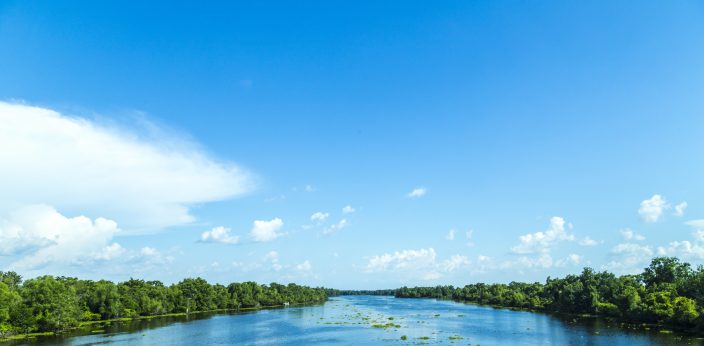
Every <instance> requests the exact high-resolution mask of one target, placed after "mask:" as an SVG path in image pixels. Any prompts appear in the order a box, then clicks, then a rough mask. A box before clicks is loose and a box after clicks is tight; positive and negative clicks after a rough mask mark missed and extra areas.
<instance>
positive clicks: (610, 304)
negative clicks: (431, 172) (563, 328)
mask: <svg viewBox="0 0 704 346" xmlns="http://www.w3.org/2000/svg"><path fill="white" fill-rule="evenodd" d="M394 295H395V296H396V297H399V298H438V299H452V300H455V301H459V302H472V303H479V304H488V305H495V306H501V307H512V308H523V309H531V310H539V311H546V312H556V313H571V314H590V315H601V316H608V317H612V318H617V319H619V320H622V321H626V322H631V323H650V324H660V325H667V326H670V327H673V328H676V329H680V330H688V331H692V332H697V333H703V332H704V311H703V308H704V267H702V266H699V267H698V268H696V269H693V268H692V267H691V265H690V264H689V263H684V262H681V261H680V260H679V259H677V258H674V257H657V258H655V259H653V260H652V262H651V263H650V265H649V266H648V267H647V268H645V270H644V271H643V272H642V273H640V274H638V275H624V276H616V275H614V274H612V273H609V272H606V271H603V272H596V271H594V270H593V269H591V268H584V270H583V271H582V273H581V274H580V275H567V276H566V277H565V278H562V279H551V278H550V277H548V278H547V280H546V281H545V283H544V284H542V283H539V282H535V283H520V282H511V283H509V284H483V283H477V284H471V285H466V286H464V287H453V286H437V287H413V288H408V287H403V288H399V289H397V290H396V292H395V294H394Z"/></svg>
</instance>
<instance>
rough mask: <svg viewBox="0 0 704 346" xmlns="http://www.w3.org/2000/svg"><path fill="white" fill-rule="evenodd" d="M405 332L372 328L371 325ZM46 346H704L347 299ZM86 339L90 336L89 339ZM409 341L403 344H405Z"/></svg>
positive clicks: (465, 309) (172, 322)
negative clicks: (389, 345)
mask: <svg viewBox="0 0 704 346" xmlns="http://www.w3.org/2000/svg"><path fill="white" fill-rule="evenodd" d="M386 323H393V324H398V325H399V326H400V327H396V326H391V327H388V328H374V327H373V325H374V324H386ZM94 328H100V329H102V331H97V330H96V331H95V332H94V333H92V334H90V335H83V336H62V337H48V338H40V339H37V340H34V341H31V342H30V343H33V344H41V345H96V344H119V345H123V344H124V345H387V344H393V345H418V344H431V345H439V344H440V345H446V344H449V345H477V344H480V345H610V346H611V345H613V346H615V345H629V346H635V345H704V340H702V339H700V338H695V337H691V336H682V335H677V334H667V333H660V332H658V331H646V330H633V329H624V328H619V327H618V326H617V325H616V324H614V323H609V322H607V321H604V320H601V319H594V318H579V319H576V318H573V317H570V318H559V317H555V316H551V315H547V314H540V313H532V312H524V311H511V310H506V309H494V308H490V307H484V306H477V305H469V304H460V303H455V302H450V301H438V300H433V299H396V298H393V297H372V296H345V297H336V298H332V299H330V300H329V301H328V302H327V303H325V304H323V305H317V306H306V307H292V308H285V309H274V310H261V311H256V312H250V313H237V314H235V313H233V314H216V315H200V316H198V317H195V318H194V317H189V318H187V317H181V318H158V319H152V320H145V321H134V322H129V323H115V324H111V325H108V326H103V327H94ZM84 332H85V331H84ZM402 336H406V340H402Z"/></svg>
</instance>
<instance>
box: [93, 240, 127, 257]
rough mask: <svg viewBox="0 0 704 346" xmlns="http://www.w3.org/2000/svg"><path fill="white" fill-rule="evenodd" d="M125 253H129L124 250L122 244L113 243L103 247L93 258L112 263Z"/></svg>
mask: <svg viewBox="0 0 704 346" xmlns="http://www.w3.org/2000/svg"><path fill="white" fill-rule="evenodd" d="M125 252H127V250H125V248H123V247H122V246H121V245H120V244H118V243H112V244H110V245H108V246H105V247H103V248H102V249H101V250H100V251H98V252H97V253H95V254H94V255H93V257H94V258H95V259H99V260H105V261H110V260H113V259H115V258H118V257H120V256H122V255H123V254H124V253H125Z"/></svg>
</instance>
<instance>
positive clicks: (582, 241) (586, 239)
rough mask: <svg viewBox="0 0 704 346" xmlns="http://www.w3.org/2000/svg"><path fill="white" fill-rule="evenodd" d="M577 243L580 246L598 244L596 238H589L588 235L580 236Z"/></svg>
mask: <svg viewBox="0 0 704 346" xmlns="http://www.w3.org/2000/svg"><path fill="white" fill-rule="evenodd" d="M579 245H582V246H597V245H599V242H597V241H596V240H594V239H592V238H590V237H589V236H586V237H584V238H582V239H580V240H579Z"/></svg>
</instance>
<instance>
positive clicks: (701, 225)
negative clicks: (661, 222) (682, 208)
mask: <svg viewBox="0 0 704 346" xmlns="http://www.w3.org/2000/svg"><path fill="white" fill-rule="evenodd" d="M684 224H685V225H687V226H690V227H692V228H694V229H696V230H704V219H700V220H689V221H687V222H685V223H684Z"/></svg>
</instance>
